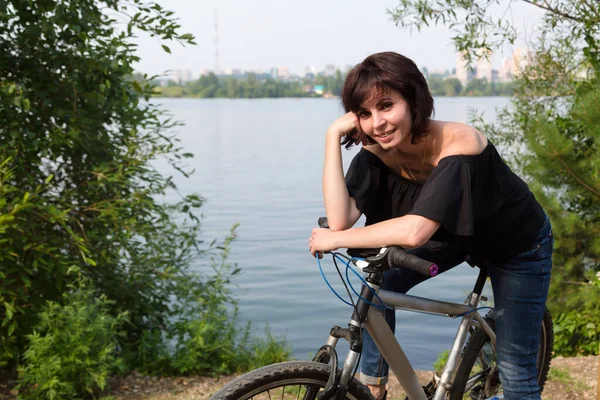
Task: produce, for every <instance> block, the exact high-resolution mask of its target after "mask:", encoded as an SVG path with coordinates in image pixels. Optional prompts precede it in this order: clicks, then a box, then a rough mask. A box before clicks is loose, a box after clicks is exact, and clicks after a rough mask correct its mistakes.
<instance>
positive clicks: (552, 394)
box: [0, 356, 599, 400]
mask: <svg viewBox="0 0 600 400" xmlns="http://www.w3.org/2000/svg"><path fill="white" fill-rule="evenodd" d="M598 363H599V358H598V356H588V357H575V358H565V357H556V358H554V359H553V360H552V367H551V369H550V378H549V381H548V383H546V388H545V389H544V393H543V394H542V398H543V399H544V400H574V399H578V400H579V399H581V400H594V399H596V384H597V379H598ZM431 374H432V373H431V372H426V371H419V372H418V376H419V378H420V379H421V381H422V383H423V384H425V383H426V382H428V381H429V380H430V378H431ZM234 377H235V376H225V377H218V378H209V377H198V376H192V377H177V378H159V377H147V376H142V375H140V374H136V373H133V374H130V375H129V376H127V377H124V378H122V379H119V380H118V381H116V382H114V383H113V395H114V396H115V397H114V399H115V400H142V399H144V400H206V399H208V398H209V397H210V396H211V395H212V394H213V393H214V392H216V391H217V390H218V389H219V388H220V387H221V386H223V385H224V384H226V383H227V382H229V381H230V380H231V379H233V378H234ZM13 385H14V382H11V381H10V380H8V381H7V380H2V379H0V400H9V399H10V400H12V399H16V395H17V392H16V391H15V390H14V389H12V390H11V388H10V387H8V386H13ZM3 393H4V394H3ZM388 399H389V400H403V399H404V394H403V392H402V389H401V388H400V386H399V384H398V382H397V381H396V379H395V378H392V379H391V383H390V386H389V396H388Z"/></svg>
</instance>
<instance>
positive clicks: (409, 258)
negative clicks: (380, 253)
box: [388, 247, 440, 276]
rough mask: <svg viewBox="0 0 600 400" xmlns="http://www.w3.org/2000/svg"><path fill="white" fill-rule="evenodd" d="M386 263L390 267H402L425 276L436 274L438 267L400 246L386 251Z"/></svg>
mask: <svg viewBox="0 0 600 400" xmlns="http://www.w3.org/2000/svg"><path fill="white" fill-rule="evenodd" d="M388 264H389V265H390V267H392V268H398V267H404V268H408V269H410V270H413V271H415V272H418V273H420V274H421V275H425V276H436V275H437V274H438V272H439V271H440V269H439V268H438V266H437V265H436V264H434V263H432V262H431V261H427V260H423V259H422V258H419V257H417V256H415V255H412V254H409V253H407V252H406V250H404V249H402V248H400V247H391V248H390V250H389V252H388Z"/></svg>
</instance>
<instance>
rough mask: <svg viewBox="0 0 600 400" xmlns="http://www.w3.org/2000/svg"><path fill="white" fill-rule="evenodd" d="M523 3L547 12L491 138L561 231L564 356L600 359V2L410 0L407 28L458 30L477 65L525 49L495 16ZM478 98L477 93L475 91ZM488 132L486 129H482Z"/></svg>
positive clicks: (555, 298) (403, 11)
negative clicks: (516, 46)
mask: <svg viewBox="0 0 600 400" xmlns="http://www.w3.org/2000/svg"><path fill="white" fill-rule="evenodd" d="M519 1H523V2H525V3H528V4H529V5H530V6H531V7H537V8H539V9H542V10H543V11H544V13H545V14H544V17H543V21H542V25H541V26H540V27H539V33H538V34H537V37H536V38H535V39H534V41H533V42H532V43H531V44H530V45H529V49H528V52H529V53H528V56H527V58H528V61H529V62H528V64H529V65H527V66H524V65H522V66H521V67H522V70H521V71H520V74H519V76H518V77H517V79H516V81H515V83H514V85H515V87H514V95H513V97H512V101H511V104H510V105H509V106H508V107H507V108H506V109H504V110H503V111H502V112H501V114H500V116H499V118H498V121H497V123H495V124H492V125H484V124H481V123H480V126H481V129H483V130H484V131H485V133H486V134H487V135H488V136H489V137H491V138H492V139H493V140H494V141H495V142H496V144H497V145H500V146H504V148H505V149H506V150H507V151H505V156H506V158H507V161H509V163H510V164H511V165H512V167H513V168H515V169H516V170H518V171H520V172H521V173H522V174H523V176H524V177H525V178H526V179H527V181H528V183H529V185H530V187H531V189H532V190H533V192H534V193H535V195H536V197H537V198H538V200H539V201H540V202H541V203H542V205H543V206H544V208H545V210H546V211H547V212H548V214H549V215H550V218H551V220H552V223H553V227H554V232H555V237H556V242H555V252H554V272H553V278H552V281H551V289H550V296H549V302H548V305H549V306H550V308H551V310H552V311H553V312H554V315H555V323H556V329H555V332H556V342H555V345H556V350H557V352H558V353H559V354H561V353H562V354H566V355H573V354H595V353H597V352H598V345H599V343H598V342H599V341H600V282H599V280H598V276H597V274H598V273H599V272H600V107H598V104H599V101H600V79H599V78H600V49H599V42H600V3H599V2H598V1H597V0H580V1H570V0H509V1H506V2H502V3H501V2H499V1H496V0H466V1H465V0H401V1H400V4H399V5H398V6H397V7H396V8H394V9H393V10H391V11H390V12H391V14H392V17H393V19H394V20H395V22H396V23H397V24H398V25H400V26H402V27H409V28H417V29H420V28H422V27H423V26H426V25H429V24H445V25H447V26H449V27H451V28H452V30H453V34H454V38H453V40H454V43H455V45H456V48H457V50H458V51H463V52H464V54H465V57H466V58H467V60H471V59H472V58H474V57H477V54H481V53H482V52H481V49H486V50H494V49H496V48H499V47H500V46H502V45H504V44H505V43H506V42H507V41H508V42H509V43H515V40H516V39H517V31H516V29H515V27H514V26H512V25H511V24H510V22H509V21H506V20H498V19H495V18H494V17H493V16H492V15H491V12H490V10H492V9H494V7H496V9H497V7H499V6H502V7H507V8H510V7H511V6H512V5H513V4H515V3H517V2H519ZM467 90H468V88H467ZM480 122H481V121H480Z"/></svg>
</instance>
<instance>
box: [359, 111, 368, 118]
mask: <svg viewBox="0 0 600 400" xmlns="http://www.w3.org/2000/svg"><path fill="white" fill-rule="evenodd" d="M356 115H357V116H358V118H363V119H364V118H368V117H369V113H368V112H366V111H359V112H358V113H356Z"/></svg>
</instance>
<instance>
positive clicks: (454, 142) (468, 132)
mask: <svg viewBox="0 0 600 400" xmlns="http://www.w3.org/2000/svg"><path fill="white" fill-rule="evenodd" d="M442 138H443V141H442V151H441V153H442V154H441V155H442V156H444V157H445V156H453V155H461V154H462V155H475V154H479V153H481V152H482V151H483V150H484V149H485V147H486V146H487V144H488V141H487V138H486V137H485V136H484V135H483V133H481V132H479V130H477V129H475V128H474V127H472V126H470V125H467V124H463V123H460V122H446V123H444V126H443V128H442Z"/></svg>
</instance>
